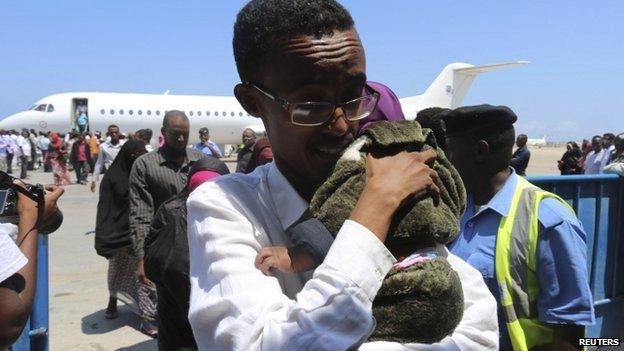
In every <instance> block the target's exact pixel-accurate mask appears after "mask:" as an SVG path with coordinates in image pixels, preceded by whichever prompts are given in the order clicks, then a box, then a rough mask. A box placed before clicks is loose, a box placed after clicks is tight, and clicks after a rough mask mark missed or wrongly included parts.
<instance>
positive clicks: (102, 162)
mask: <svg viewBox="0 0 624 351" xmlns="http://www.w3.org/2000/svg"><path fill="white" fill-rule="evenodd" d="M124 143H125V140H119V143H117V145H113V144H111V142H110V141H107V142H105V143H103V144H101V145H100V153H99V154H98V158H97V161H96V162H95V166H94V167H93V168H94V169H93V181H95V182H97V181H99V180H100V174H101V173H102V170H103V169H102V168H104V167H106V169H109V168H110V166H111V165H112V164H113V161H115V158H116V157H117V154H118V153H119V151H120V150H121V147H122V146H123V144H124Z"/></svg>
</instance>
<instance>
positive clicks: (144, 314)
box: [95, 140, 158, 337]
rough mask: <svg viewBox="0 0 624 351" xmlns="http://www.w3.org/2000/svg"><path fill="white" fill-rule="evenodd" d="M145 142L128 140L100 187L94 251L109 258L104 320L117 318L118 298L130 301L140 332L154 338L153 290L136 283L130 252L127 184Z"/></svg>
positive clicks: (134, 262) (154, 310) (134, 260)
mask: <svg viewBox="0 0 624 351" xmlns="http://www.w3.org/2000/svg"><path fill="white" fill-rule="evenodd" d="M145 153H146V150H145V143H144V142H143V141H139V140H129V141H127V142H126V143H125V144H124V145H123V146H122V148H121V150H119V154H118V155H117V157H116V158H115V161H113V164H112V165H111V166H110V168H109V169H108V170H107V171H106V174H105V175H104V178H103V179H102V183H101V184H100V199H99V201H98V207H97V220H96V225H95V250H96V251H97V253H98V255H100V256H103V257H105V258H107V259H108V291H109V294H110V295H109V300H108V307H107V308H106V313H105V317H106V318H108V319H113V318H117V299H118V298H123V297H125V298H129V299H131V300H133V301H134V302H136V304H137V305H138V307H139V311H140V317H141V325H140V330H141V331H142V332H144V333H145V334H147V335H149V336H151V337H156V336H157V334H158V329H157V327H156V326H155V324H154V321H155V318H156V290H155V288H154V287H149V286H146V285H145V284H139V280H138V279H137V276H136V270H135V267H136V263H137V259H136V257H135V256H134V254H133V252H132V249H131V246H132V245H131V244H132V242H131V238H130V215H129V214H130V201H129V199H128V197H129V187H128V182H129V178H130V170H131V169H132V165H133V164H134V161H135V160H136V159H137V158H138V157H139V156H141V155H143V154H145Z"/></svg>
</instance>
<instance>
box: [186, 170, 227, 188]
mask: <svg viewBox="0 0 624 351" xmlns="http://www.w3.org/2000/svg"><path fill="white" fill-rule="evenodd" d="M219 176H221V174H219V173H217V172H213V171H198V172H195V174H193V175H192V176H191V180H190V181H189V185H188V186H189V192H192V191H193V190H195V188H197V187H198V186H200V185H202V184H203V183H205V182H207V181H209V180H211V179H213V178H216V177H219Z"/></svg>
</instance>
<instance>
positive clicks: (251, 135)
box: [236, 128, 256, 173]
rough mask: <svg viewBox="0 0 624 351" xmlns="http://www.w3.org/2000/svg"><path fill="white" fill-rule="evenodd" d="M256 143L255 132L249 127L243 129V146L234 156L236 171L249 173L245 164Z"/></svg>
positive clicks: (249, 158)
mask: <svg viewBox="0 0 624 351" xmlns="http://www.w3.org/2000/svg"><path fill="white" fill-rule="evenodd" d="M255 144H256V132H254V131H253V130H252V129H251V128H247V129H245V130H244V131H243V147H241V148H240V149H239V150H238V155H237V156H236V172H239V173H250V172H249V171H247V166H248V165H249V161H250V160H251V156H252V155H253V148H254V145H255Z"/></svg>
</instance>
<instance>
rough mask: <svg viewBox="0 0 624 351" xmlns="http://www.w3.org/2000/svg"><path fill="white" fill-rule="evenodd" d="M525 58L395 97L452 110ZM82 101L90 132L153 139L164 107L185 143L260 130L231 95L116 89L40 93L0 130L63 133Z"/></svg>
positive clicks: (231, 140) (458, 70)
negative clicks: (486, 75)
mask: <svg viewBox="0 0 624 351" xmlns="http://www.w3.org/2000/svg"><path fill="white" fill-rule="evenodd" d="M525 63H527V62H526V61H517V62H508V63H501V64H492V65H483V66H473V65H470V64H466V63H451V64H449V65H447V66H446V67H444V69H443V70H442V72H440V74H439V75H438V77H437V78H436V79H435V80H434V82H433V83H432V84H431V86H429V88H428V89H427V90H426V91H425V93H424V94H422V95H418V96H411V97H406V98H403V99H400V100H399V102H400V104H401V108H402V110H403V113H404V115H405V117H406V118H407V119H414V118H415V117H416V114H417V113H418V111H420V110H422V109H424V108H427V107H433V106H437V107H444V108H456V107H458V106H460V105H461V102H462V100H463V98H464V96H465V95H466V93H467V92H468V88H469V87H470V85H471V84H472V81H473V80H474V78H475V76H476V75H478V74H480V73H483V72H489V71H495V70H499V69H504V68H510V67H514V66H518V65H523V64H525ZM80 104H86V105H87V114H88V119H89V130H90V131H93V132H95V131H101V132H105V131H106V129H107V128H108V126H109V125H111V124H115V125H117V126H119V128H120V130H121V132H122V133H128V132H135V131H137V130H139V129H145V128H150V129H152V131H153V133H154V136H155V138H154V139H153V140H152V143H153V144H154V143H155V142H156V140H158V139H157V137H156V136H157V135H158V133H159V132H160V129H161V127H162V120H163V116H164V114H165V112H166V111H170V110H180V111H184V113H186V115H187V116H188V117H189V119H190V121H191V133H190V142H196V141H197V140H198V139H199V135H198V131H199V129H200V128H202V127H207V128H208V129H209V130H210V138H211V140H213V141H215V142H217V143H220V144H238V143H240V142H241V136H242V132H243V130H244V129H246V128H251V129H253V130H254V131H255V132H256V133H259V132H260V133H261V132H264V126H263V124H262V121H261V120H260V119H259V118H254V117H251V116H249V115H248V114H247V113H246V112H245V110H243V108H242V107H241V105H240V104H239V103H238V101H237V100H236V99H235V98H234V97H226V96H195V95H167V94H164V95H156V94H120V93H88V92H84V93H64V94H56V95H50V96H48V97H45V98H43V99H41V100H39V101H37V102H36V103H35V105H33V107H31V108H30V109H28V110H27V111H23V112H19V113H16V114H14V115H12V116H9V117H7V118H5V119H3V120H2V121H0V129H5V130H7V129H14V130H20V129H22V128H28V129H34V130H35V131H56V132H63V133H65V132H68V131H70V130H72V129H73V128H74V127H75V123H76V115H77V106H78V105H80Z"/></svg>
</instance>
